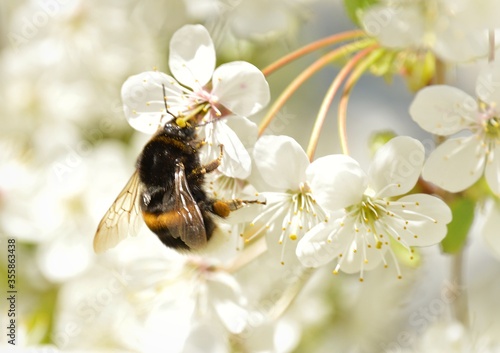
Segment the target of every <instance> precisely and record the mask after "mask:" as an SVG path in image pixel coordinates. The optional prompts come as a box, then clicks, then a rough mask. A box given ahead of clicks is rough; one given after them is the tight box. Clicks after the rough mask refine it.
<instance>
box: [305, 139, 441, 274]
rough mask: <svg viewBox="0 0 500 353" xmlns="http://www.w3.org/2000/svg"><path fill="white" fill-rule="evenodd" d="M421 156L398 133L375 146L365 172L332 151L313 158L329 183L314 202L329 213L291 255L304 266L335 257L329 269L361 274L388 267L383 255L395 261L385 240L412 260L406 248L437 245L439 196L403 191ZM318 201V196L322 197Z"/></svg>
mask: <svg viewBox="0 0 500 353" xmlns="http://www.w3.org/2000/svg"><path fill="white" fill-rule="evenodd" d="M423 160H424V148H423V146H422V144H421V143H420V142H419V141H417V140H415V139H412V138H410V137H406V136H401V137H396V138H394V139H392V140H391V141H389V142H388V143H387V144H386V145H384V146H383V147H381V148H380V149H379V150H378V151H377V153H376V155H375V158H374V161H373V163H372V165H371V167H370V169H369V171H368V174H365V172H364V171H363V170H362V169H361V167H360V166H359V164H358V163H357V162H356V161H355V160H354V159H352V158H351V157H349V156H345V155H335V156H331V157H323V158H320V159H318V160H316V161H315V163H317V164H318V165H326V166H328V168H329V173H328V174H326V176H327V177H328V178H329V181H330V185H329V187H328V189H324V190H318V192H320V193H319V194H318V196H317V198H318V202H321V204H322V205H323V206H324V207H326V208H327V209H328V210H329V211H331V212H332V216H331V218H330V220H329V221H328V222H323V223H321V224H319V225H317V226H316V227H314V228H313V229H312V230H311V231H309V232H308V233H306V235H305V236H304V237H303V238H302V239H301V240H300V242H299V244H298V246H297V256H298V257H299V259H300V260H301V262H302V264H303V265H305V266H309V267H318V266H321V265H324V264H326V263H328V262H330V261H332V260H333V259H337V265H336V267H335V270H334V273H337V272H338V271H339V270H342V271H343V272H346V273H355V272H360V279H363V272H364V271H365V270H370V269H373V268H375V267H377V266H378V265H379V264H380V263H381V262H383V263H384V264H385V265H386V266H387V265H388V262H387V259H386V254H387V253H389V254H390V256H391V257H392V258H393V260H394V262H395V266H396V268H397V271H398V274H399V275H400V269H399V265H398V263H397V260H396V258H395V256H394V253H393V251H392V250H391V242H399V243H400V244H401V245H402V246H404V247H405V248H406V249H408V253H409V256H410V259H412V258H413V255H412V249H411V247H412V246H428V245H433V244H437V243H439V242H440V241H441V240H442V239H443V238H444V236H445V235H446V224H447V223H449V222H450V221H451V211H450V209H449V208H448V206H447V205H446V204H445V203H444V202H443V201H441V200H440V199H438V198H436V197H434V196H430V195H426V194H412V195H406V196H403V197H400V198H399V199H397V200H394V199H393V198H394V197H396V196H399V195H404V194H406V193H408V192H409V191H410V190H411V189H412V188H413V187H414V186H415V184H416V182H417V180H418V177H419V175H420V170H421V168H422V164H423ZM323 199H324V200H323Z"/></svg>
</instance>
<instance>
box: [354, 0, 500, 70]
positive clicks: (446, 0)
mask: <svg viewBox="0 0 500 353" xmlns="http://www.w3.org/2000/svg"><path fill="white" fill-rule="evenodd" d="M499 10H500V4H499V3H498V2H497V1H494V0H481V1H470V0H461V1H454V0H409V1H408V0H383V1H381V2H380V3H378V4H376V5H374V6H372V7H370V8H369V9H368V10H367V11H366V12H365V13H364V15H363V18H362V24H363V27H364V29H365V31H366V32H367V33H368V34H370V35H373V36H375V37H376V38H377V39H378V40H379V41H380V43H381V44H382V45H384V46H387V47H389V48H396V49H407V48H410V49H413V50H431V51H433V52H434V54H436V56H438V57H439V58H441V59H442V60H446V61H451V62H460V61H466V60H471V59H474V58H476V57H478V56H484V55H486V53H487V51H488V45H487V44H488V40H487V35H486V30H487V29H493V28H495V27H496V26H497V24H498V18H497V17H498V16H496V14H497V13H498V11H499Z"/></svg>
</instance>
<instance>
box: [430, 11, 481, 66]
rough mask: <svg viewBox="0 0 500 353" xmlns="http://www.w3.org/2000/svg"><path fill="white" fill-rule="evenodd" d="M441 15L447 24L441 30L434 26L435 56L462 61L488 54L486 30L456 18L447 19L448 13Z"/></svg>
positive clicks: (446, 59) (451, 60)
mask: <svg viewBox="0 0 500 353" xmlns="http://www.w3.org/2000/svg"><path fill="white" fill-rule="evenodd" d="M442 17H443V18H442V20H443V21H447V22H449V25H448V26H445V28H444V29H443V30H439V28H436V33H435V36H436V41H435V43H434V45H433V50H434V52H435V53H436V56H438V57H439V58H441V59H443V60H444V61H449V62H464V61H470V60H473V59H477V58H481V57H484V56H486V55H487V54H488V34H487V31H485V30H476V29H474V28H471V27H470V26H467V25H466V24H465V23H464V22H461V21H458V20H457V19H453V20H452V21H449V19H448V18H447V17H448V15H445V16H442ZM484 29H486V28H484Z"/></svg>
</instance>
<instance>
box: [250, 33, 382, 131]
mask: <svg viewBox="0 0 500 353" xmlns="http://www.w3.org/2000/svg"><path fill="white" fill-rule="evenodd" d="M371 43H373V40H366V41H365V40H362V41H358V42H354V43H350V44H346V45H344V46H342V47H340V48H337V49H334V50H333V51H331V52H330V53H328V54H326V55H324V56H322V57H321V58H319V59H318V60H316V61H315V62H314V63H312V64H311V65H310V66H309V67H307V68H306V69H305V70H304V71H302V72H301V73H300V75H299V76H297V77H296V78H295V79H294V80H293V81H292V82H291V83H290V84H289V85H288V86H287V87H286V88H285V90H284V91H283V92H282V93H281V95H280V96H279V97H278V98H277V99H276V101H275V102H274V103H273V105H272V106H271V108H270V109H269V111H268V112H267V114H266V116H265V117H264V118H263V119H262V122H261V123H260V126H259V136H260V135H262V134H263V133H264V130H265V129H266V128H267V127H268V126H269V124H270V123H271V122H272V120H273V119H274V118H275V117H276V114H277V113H278V112H279V111H280V109H281V108H282V107H283V106H284V105H285V103H286V101H287V100H288V99H289V98H290V97H291V96H292V94H293V93H295V91H297V89H298V88H299V87H300V86H301V85H302V84H303V83H304V82H305V81H306V80H307V79H309V78H310V77H311V76H312V75H314V74H315V73H316V72H318V71H319V70H321V69H322V68H323V67H325V66H327V65H329V64H330V63H331V62H332V61H334V60H337V59H338V58H340V57H342V56H344V55H348V54H350V53H352V52H354V51H356V50H359V49H362V48H365V47H366V46H368V45H370V44H371Z"/></svg>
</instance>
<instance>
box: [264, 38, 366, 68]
mask: <svg viewBox="0 0 500 353" xmlns="http://www.w3.org/2000/svg"><path fill="white" fill-rule="evenodd" d="M364 35H365V33H364V32H363V31H361V30H353V31H347V32H342V33H337V34H334V35H332V36H329V37H326V38H323V39H320V40H317V41H315V42H312V43H310V44H308V45H306V46H304V47H302V48H300V49H297V50H295V51H294V52H292V53H290V54H288V55H286V56H284V57H282V58H281V59H279V60H277V61H275V62H274V63H272V64H270V65H269V66H267V67H266V68H264V69H263V70H262V73H263V74H264V75H265V76H269V75H271V74H272V73H273V72H274V71H276V70H278V69H279V68H281V67H283V66H285V65H287V64H289V63H290V62H292V61H294V60H296V59H298V58H300V57H301V56H304V55H306V54H308V53H311V52H313V51H315V50H318V49H321V48H323V47H326V46H328V45H333V44H337V43H340V42H343V41H346V40H350V39H355V38H358V37H362V36H364Z"/></svg>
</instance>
